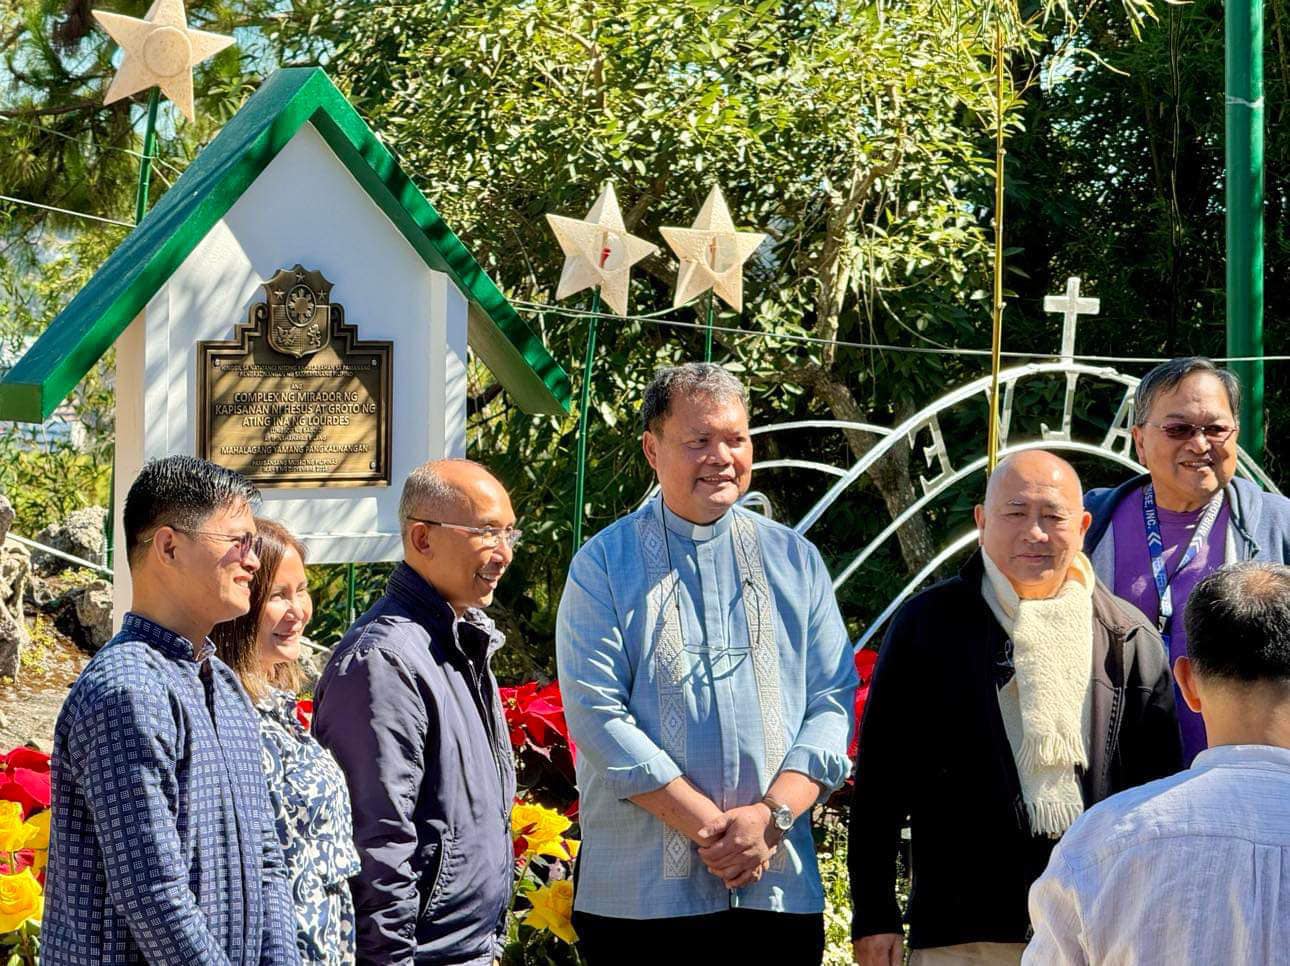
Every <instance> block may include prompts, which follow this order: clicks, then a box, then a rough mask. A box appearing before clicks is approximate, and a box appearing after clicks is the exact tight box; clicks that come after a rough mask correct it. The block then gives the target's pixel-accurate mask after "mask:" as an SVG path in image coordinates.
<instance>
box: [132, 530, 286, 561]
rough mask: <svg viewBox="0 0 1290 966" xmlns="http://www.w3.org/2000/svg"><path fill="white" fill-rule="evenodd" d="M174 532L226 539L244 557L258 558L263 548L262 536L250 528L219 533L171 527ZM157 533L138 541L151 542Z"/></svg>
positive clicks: (216, 531)
mask: <svg viewBox="0 0 1290 966" xmlns="http://www.w3.org/2000/svg"><path fill="white" fill-rule="evenodd" d="M170 529H171V530H174V531H175V532H176V533H186V534H188V536H190V537H214V538H215V539H216V540H226V541H228V542H229V543H233V544H237V552H238V554H239V555H240V556H241V557H242V558H243V559H246V556H247V554H255V556H256V559H259V557H260V554H261V552H262V551H263V550H264V537H262V536H260V535H259V534H256V533H252V532H251V531H250V530H248V531H246V532H245V533H220V532H219V531H218V530H189V529H187V528H185V527H171V528H170ZM156 536H157V535H156V534H155V533H154V534H153V535H152V536H151V537H149V538H148V539H147V540H142V541H140V543H151V542H152V541H153V539H154V538H155V537H156Z"/></svg>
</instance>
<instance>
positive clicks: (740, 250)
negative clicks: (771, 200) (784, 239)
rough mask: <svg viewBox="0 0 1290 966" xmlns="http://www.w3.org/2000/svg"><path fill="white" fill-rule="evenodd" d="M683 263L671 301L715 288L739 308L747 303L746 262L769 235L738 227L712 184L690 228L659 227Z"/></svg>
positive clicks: (682, 301) (681, 300)
mask: <svg viewBox="0 0 1290 966" xmlns="http://www.w3.org/2000/svg"><path fill="white" fill-rule="evenodd" d="M659 231H661V232H662V233H663V237H664V238H665V239H667V243H668V245H670V246H671V248H672V251H674V252H676V257H677V258H679V259H680V260H681V267H680V269H679V271H678V272H677V275H676V297H675V298H674V299H673V300H672V305H673V306H674V307H675V306H678V305H684V304H685V303H686V302H688V301H690V299H692V298H694V297H695V296H698V295H702V294H703V293H704V292H706V291H707V290H708V289H712V291H713V292H715V293H716V295H717V297H718V298H720V299H721V300H722V301H723V302H725V303H726V304H727V305H729V306H730V307H731V308H732V309H734V310H735V311H736V312H739V311H742V309H743V304H744V262H746V261H747V260H748V258H749V256H751V255H752V253H753V252H755V251H756V250H757V246H758V245H760V244H761V243H762V241H764V240H765V238H766V236H765V235H763V234H761V233H760V232H755V231H735V226H734V222H733V221H731V220H730V209H729V208H728V207H727V206H726V199H725V198H724V197H723V196H722V194H721V188H720V187H719V186H718V185H713V186H712V190H711V191H710V192H709V193H708V199H707V201H705V202H704V203H703V208H702V209H700V211H699V217H698V218H696V219H695V220H694V224H693V225H691V226H690V227H689V228H660V229H659Z"/></svg>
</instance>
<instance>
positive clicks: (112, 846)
mask: <svg viewBox="0 0 1290 966" xmlns="http://www.w3.org/2000/svg"><path fill="white" fill-rule="evenodd" d="M67 748H68V756H69V758H70V761H69V764H70V766H71V770H72V772H73V774H74V775H75V776H76V780H77V782H78V784H79V786H80V789H81V791H82V793H83V794H84V795H85V801H86V804H87V805H88V806H89V809H90V812H91V814H92V815H93V817H94V834H95V836H96V837H97V841H98V846H99V851H100V852H101V854H102V856H103V870H104V873H105V875H106V878H107V890H108V898H109V899H110V901H111V902H112V905H113V907H114V908H115V909H116V911H117V913H118V914H119V915H120V916H121V918H122V919H123V920H124V921H125V922H126V923H127V924H128V925H129V929H130V934H131V935H132V936H133V937H134V941H135V943H136V944H137V945H138V947H139V950H140V951H141V952H142V953H143V956H144V958H145V959H146V960H147V961H148V962H149V963H157V964H162V963H204V964H211V966H221V964H227V963H228V957H227V956H226V955H225V952H224V950H223V948H222V947H221V946H220V944H219V943H218V942H217V941H216V939H215V937H214V936H213V935H211V932H210V930H209V928H208V927H207V925H206V919H205V916H203V915H202V911H201V909H200V908H198V906H197V900H196V897H194V896H193V894H192V891H191V890H190V889H189V887H188V863H187V861H186V860H185V858H184V854H183V850H182V849H181V847H180V841H179V833H178V830H177V829H176V827H175V816H174V812H173V811H172V808H171V803H172V802H174V801H175V800H176V799H177V797H178V782H177V780H176V777H175V771H176V763H177V761H178V757H179V756H178V749H179V734H178V725H177V723H176V722H175V719H174V717H173V715H172V714H171V710H170V704H169V701H168V699H167V696H166V694H165V692H164V689H162V688H160V687H157V688H156V689H155V690H153V689H141V688H127V687H118V688H113V689H111V690H107V691H105V692H104V693H103V694H101V695H99V696H98V700H97V701H96V702H95V703H94V705H93V707H90V708H88V709H86V710H85V711H84V712H82V713H81V715H80V716H79V717H78V718H77V720H76V721H75V722H74V723H72V725H71V727H70V730H69V733H68V744H67Z"/></svg>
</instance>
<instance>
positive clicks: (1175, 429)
mask: <svg viewBox="0 0 1290 966" xmlns="http://www.w3.org/2000/svg"><path fill="white" fill-rule="evenodd" d="M1146 425H1148V426H1154V427H1156V429H1158V430H1160V431H1161V432H1162V433H1164V434H1165V435H1166V436H1168V437H1169V438H1170V439H1172V440H1177V441H1179V442H1181V441H1182V440H1185V439H1192V438H1194V437H1195V435H1196V434H1197V433H1203V434H1204V435H1205V438H1206V439H1207V440H1209V441H1210V442H1211V443H1225V442H1227V440H1228V439H1229V438H1230V437H1231V435H1232V434H1233V433H1234V432H1236V427H1235V426H1229V425H1228V424H1227V423H1206V424H1205V425H1204V426H1198V425H1196V424H1195V423H1184V422H1169V423H1147V424H1146Z"/></svg>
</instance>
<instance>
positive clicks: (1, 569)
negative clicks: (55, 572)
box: [0, 541, 31, 620]
mask: <svg viewBox="0 0 1290 966" xmlns="http://www.w3.org/2000/svg"><path fill="white" fill-rule="evenodd" d="M30 576H31V551H29V550H28V549H27V548H26V547H24V546H23V545H22V544H20V543H14V542H13V541H7V542H5V543H4V544H3V545H2V546H0V603H3V604H4V605H5V606H6V607H7V608H8V609H9V612H10V613H11V614H13V615H14V617H16V618H17V619H18V620H22V598H23V594H24V593H25V592H26V590H27V580H28V578H29V577H30Z"/></svg>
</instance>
